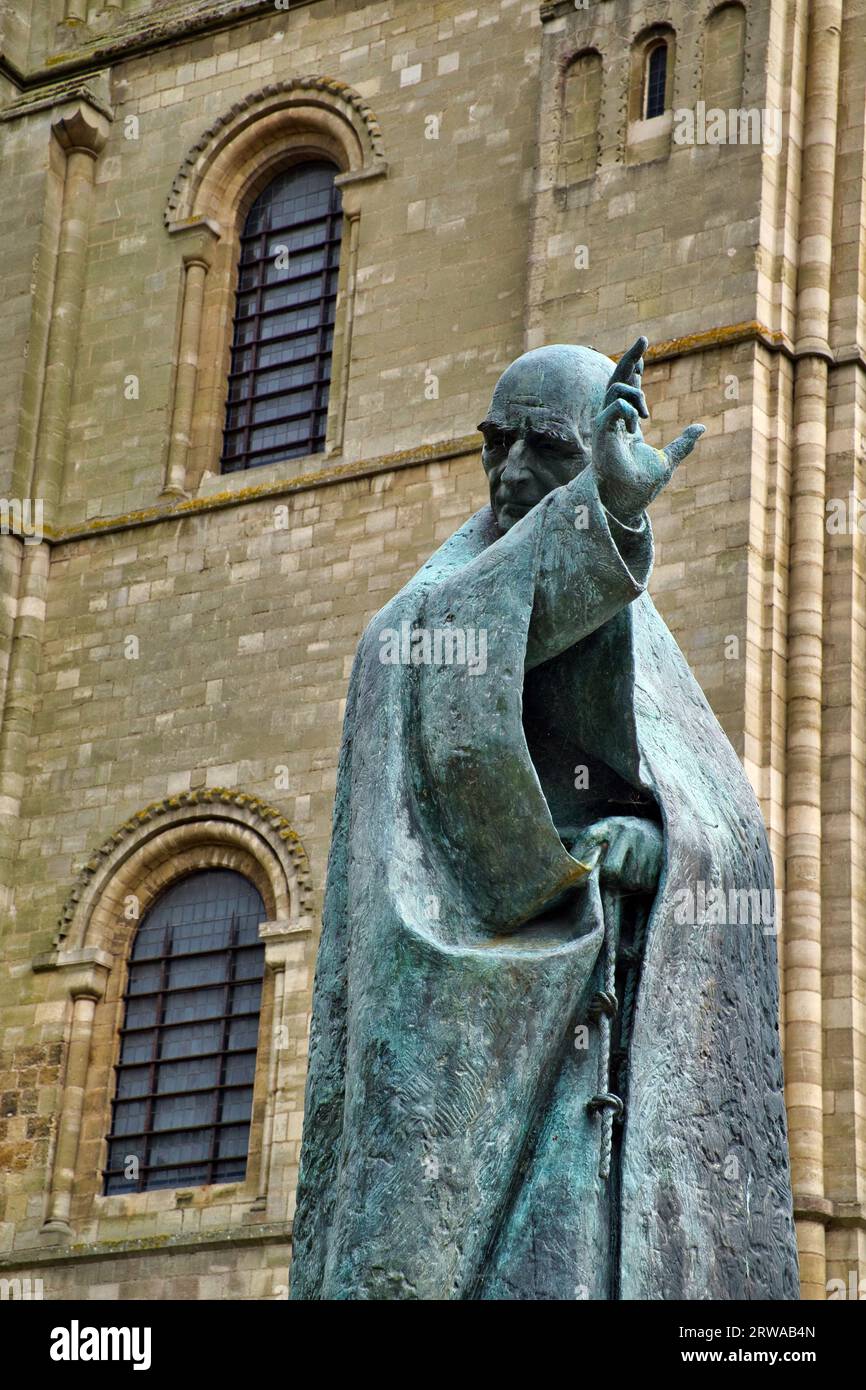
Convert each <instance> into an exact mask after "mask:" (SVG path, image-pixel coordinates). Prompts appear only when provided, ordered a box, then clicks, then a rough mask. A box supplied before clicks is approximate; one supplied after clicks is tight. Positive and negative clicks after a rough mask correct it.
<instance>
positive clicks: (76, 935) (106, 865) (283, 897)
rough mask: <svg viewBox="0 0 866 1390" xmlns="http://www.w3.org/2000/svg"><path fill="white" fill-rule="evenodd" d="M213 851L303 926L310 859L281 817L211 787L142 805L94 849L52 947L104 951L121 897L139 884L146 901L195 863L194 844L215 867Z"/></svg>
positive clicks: (276, 910)
mask: <svg viewBox="0 0 866 1390" xmlns="http://www.w3.org/2000/svg"><path fill="white" fill-rule="evenodd" d="M217 848H219V849H221V850H222V855H221V859H222V860H224V861H225V867H237V868H238V870H239V872H242V873H246V874H247V875H248V876H249V877H251V878H252V879H253V881H255V883H256V886H257V887H258V888H259V890H260V891H261V893H262V897H263V898H264V900H265V904H266V906H267V909H268V912H269V913H270V914H272V916H273V918H274V920H279V921H282V922H285V923H289V922H291V923H293V924H297V925H298V926H301V925H304V926H309V924H310V922H311V920H312V885H311V879H310V869H309V863H308V861H307V855H306V851H305V849H304V847H303V845H302V843H301V841H300V839H299V837H298V835H297V834H296V833H295V831H294V830H293V829H292V827H291V825H290V824H289V822H288V820H287V819H286V817H285V816H284V815H283V814H282V812H281V811H278V810H277V809H276V808H275V807H273V806H268V805H267V804H266V803H265V802H264V801H261V800H260V799H259V798H258V797H255V796H250V795H248V794H247V793H244V792H238V791H230V790H226V789H225V788H223V787H211V788H208V789H207V790H206V791H200V792H184V793H182V794H180V795H179V796H171V797H166V798H165V799H164V800H162V801H157V802H154V803H153V804H152V805H150V806H146V807H145V808H144V809H143V810H141V811H137V812H136V813H135V815H133V816H131V817H130V818H129V820H127V821H124V822H123V824H122V825H121V826H119V827H118V829H117V830H115V831H114V832H113V834H112V835H110V836H109V838H108V839H107V840H106V841H104V843H103V844H101V845H100V846H99V848H98V849H97V850H95V851H94V853H93V854H92V855H91V857H90V858H89V859H88V861H87V863H86V864H85V865H84V866H83V867H82V869H81V871H80V872H79V875H78V878H77V879H76V882H75V884H74V886H73V888H72V890H71V891H70V893H69V896H68V897H67V899H66V902H65V903H64V905H63V911H62V912H61V914H60V919H59V921H58V930H57V936H56V938H55V944H56V945H57V946H62V947H63V948H64V950H67V951H68V950H77V949H82V948H84V947H94V948H100V947H102V948H104V946H105V943H106V941H107V940H108V936H107V932H108V931H109V929H110V928H111V929H116V927H117V922H118V918H119V919H120V920H123V902H124V898H125V897H126V896H127V895H128V894H131V893H136V894H137V895H139V896H141V889H142V886H144V887H145V895H144V896H145V897H146V898H147V899H149V900H152V899H153V897H154V896H155V895H156V892H157V891H160V890H161V888H162V887H163V886H164V885H165V884H166V883H168V882H170V881H172V879H174V878H177V877H178V876H179V874H180V873H182V872H189V871H190V869H191V868H194V867H195V862H196V850H197V849H200V850H201V851H202V854H203V859H204V858H206V859H207V863H208V866H215V865H216V863H217V862H219V858H220V857H219V856H217V854H216V853H215V851H216V850H217ZM205 850H207V854H206V855H204V851H205ZM175 870H177V872H176V871H175ZM145 909H146V902H142V910H145Z"/></svg>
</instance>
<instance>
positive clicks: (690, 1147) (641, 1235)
mask: <svg viewBox="0 0 866 1390" xmlns="http://www.w3.org/2000/svg"><path fill="white" fill-rule="evenodd" d="M651 565H652V539H651V533H650V528H649V522H648V521H647V520H646V519H644V522H643V525H642V527H641V528H640V529H639V530H637V531H630V530H628V529H627V528H625V527H622V526H620V525H619V524H618V523H617V522H616V521H615V520H614V518H612V517H611V516H610V515H609V514H608V513H607V512H606V511H605V510H604V508H603V507H602V505H601V503H600V501H599V499H598V496H597V493H596V491H595V487H594V483H593V481H592V477H591V473H590V472H589V471H588V470H587V471H586V472H584V473H583V474H581V475H580V476H579V477H578V478H577V479H575V480H574V482H573V483H570V484H569V485H568V486H566V487H563V488H559V489H558V490H557V491H555V492H553V493H551V494H549V496H548V497H546V498H545V499H544V501H543V502H541V503H540V504H539V505H538V506H537V507H535V508H534V509H533V511H532V512H530V513H529V515H528V516H526V517H525V518H524V519H523V520H522V521H520V522H519V523H518V524H517V525H515V526H514V527H513V528H512V529H511V530H510V531H508V532H507V533H506V534H505V535H500V534H499V532H498V531H497V529H496V525H495V522H494V519H493V516H492V513H491V512H490V510H489V508H484V509H483V510H482V511H480V512H479V513H477V514H476V515H475V516H474V517H472V518H471V519H470V520H469V521H468V522H467V523H466V524H465V525H464V526H463V527H462V528H461V529H460V530H459V531H458V532H456V534H455V535H453V536H452V537H451V538H450V539H449V540H448V541H447V542H446V543H445V544H444V545H443V546H442V547H441V548H440V550H439V551H438V552H437V553H436V554H435V555H434V556H433V558H432V559H431V560H430V561H429V562H428V563H427V564H426V565H425V566H424V567H423V568H422V569H421V570H420V571H419V573H418V574H417V575H416V576H415V577H414V579H413V580H412V581H411V582H410V583H409V584H408V585H407V586H406V587H405V588H404V589H403V590H402V591H401V593H400V594H398V595H397V597H396V598H395V599H393V600H392V602H391V603H389V604H388V605H387V606H386V607H385V608H384V609H383V610H382V611H381V612H380V613H379V614H378V615H377V616H376V617H375V618H374V619H373V621H372V622H371V624H370V626H369V627H368V629H367V631H366V632H365V634H364V636H363V638H362V640H361V643H360V646H359V650H358V654H357V657H356V661H355V665H354V669H353V672H352V678H351V682H350V688H349V696H348V701H347V708H346V716H345V725H344V734H343V743H342V747H341V752H340V764H339V773H338V784H337V798H336V807H335V815H334V829H333V838H332V846H331V855H330V861H329V869H328V883H327V891H326V898H325V910H324V923H323V933H322V939H321V944H320V948H319V957H318V964H317V974H316V986H315V996H314V1009H313V1024H312V1033H311V1042H310V1058H309V1072H308V1081H307V1096H306V1111H305V1125H304V1138H303V1145H302V1155H301V1173H300V1180H299V1189H298V1209H297V1216H296V1222H295V1252H294V1260H293V1268H292V1296H293V1298H302V1299H304V1298H309V1299H332V1298H336V1299H391V1298H423V1299H452V1298H458V1299H459V1298H481V1299H488V1298H506V1299H508V1298H514V1299H572V1298H586V1297H588V1298H611V1297H616V1298H665V1299H671V1298H687V1299H695V1298H698V1299H700V1298H750V1299H752V1298H774V1299H782V1298H796V1297H797V1264H796V1252H795V1245H794V1237H793V1230H792V1219H791V1197H790V1184H789V1176H788V1159H787V1144H786V1132H785V1114H784V1107H783V1101H782V1081H781V1062H780V1053H779V1040H778V1030H777V1021H776V1020H777V977H776V943H775V935H774V931H773V927H772V923H770V924H769V926H768V925H767V923H766V920H764V921H757V922H748V923H744V924H742V925H726V924H724V923H720V922H715V921H712V920H708V914H707V913H706V912H702V911H700V907H701V903H702V902H703V901H704V900H703V899H702V900H700V901H699V902H698V908H699V910H698V912H696V913H692V914H689V913H688V912H685V913H684V912H683V911H682V904H683V902H684V896H683V890H688V889H689V888H694V886H695V885H696V884H697V883H698V882H700V883H701V884H702V885H704V893H705V896H706V894H709V895H710V899H709V900H710V901H717V900H718V899H717V898H714V897H713V894H712V890H713V889H715V890H717V891H718V890H720V891H721V892H722V893H723V894H728V893H729V891H733V892H735V893H737V892H741V891H742V892H751V893H754V892H758V893H760V892H761V891H763V892H764V893H765V894H770V895H771V894H772V870H771V863H770V857H769V852H768V848H767V843H766V836H765V833H764V829H763V825H762V822H761V817H760V813H759V811H758V808H757V805H756V802H755V799H754V796H753V794H752V791H751V789H750V787H749V784H748V782H747V780H746V778H745V776H744V774H743V772H742V769H741V767H740V765H739V763H738V761H737V758H736V756H735V754H734V752H733V750H732V749H731V747H730V745H729V743H728V741H727V739H726V738H725V735H724V734H723V732H722V730H721V729H720V727H719V725H718V723H717V722H716V720H715V718H714V716H713V714H712V712H711V711H710V709H709V706H708V705H707V702H706V700H705V699H704V697H703V695H702V693H701V691H700V689H699V687H698V686H697V685H696V683H695V681H694V680H693V678H692V676H691V674H690V673H689V670H688V668H687V666H686V663H685V661H684V658H683V657H682V654H681V653H680V651H679V649H678V647H677V646H676V644H675V642H674V641H673V639H672V637H671V636H670V634H669V633H668V631H667V629H666V627H665V626H664V624H663V622H662V621H661V619H660V617H659V616H658V614H657V613H656V611H655V609H654V607H653V605H652V603H651V601H650V599H649V597H648V596H647V594H646V583H647V580H648V577H649V573H650V569H651ZM406 625H408V628H407V627H406ZM407 630H408V631H409V632H416V631H422V632H425V633H427V634H431V635H432V634H434V633H437V632H438V633H439V634H444V633H453V634H462V635H463V638H462V640H463V641H464V642H465V639H466V635H467V634H469V633H472V634H475V640H476V643H477V638H478V634H481V633H483V634H484V635H485V642H486V646H485V648H484V651H485V661H484V662H482V663H479V662H478V661H476V662H475V664H474V665H473V663H472V662H471V661H469V660H452V661H450V662H449V661H448V660H440V661H438V662H436V661H431V660H425V659H424V652H423V650H422V649H421V647H420V645H416V644H413V647H414V650H415V651H416V652H417V653H418V657H417V659H416V660H415V661H413V660H412V659H411V656H410V659H409V660H408V661H407V662H404V661H403V660H402V659H400V660H396V661H395V660H393V659H389V655H390V657H391V658H393V651H394V649H393V646H390V647H389V644H391V643H392V642H393V636H392V635H393V634H395V633H396V634H403V633H405V632H406V631H407ZM445 650H446V651H451V652H452V654H453V652H454V651H458V652H459V651H460V650H461V647H460V645H459V643H457V644H456V645H455V644H453V643H452V644H446V646H445ZM477 650H478V649H477V645H476V655H477ZM403 654H405V652H403ZM482 668H483V669H482ZM578 768H582V769H585V770H587V771H586V773H585V775H584V776H583V777H579V776H575V773H576V771H577V769H578ZM584 783H586V785H585V787H584V785H583V784H584ZM578 785H580V788H581V789H580V790H577V787H578ZM633 813H635V814H646V815H651V816H653V817H654V818H655V819H656V820H657V822H658V823H659V824H660V825H661V827H662V829H663V834H664V844H665V865H664V869H663V872H662V878H661V881H660V884H659V887H658V891H657V893H656V895H655V898H654V900H653V901H652V903H651V912H650V914H649V919H648V922H647V925H646V930H645V932H644V945H643V953H642V961H641V965H640V973H639V984H638V987H637V991H636V997H635V998H634V1000H633V1007H632V1021H631V1032H630V1044H629V1062H628V1094H627V1096H626V1097H625V1102H626V1110H625V1118H624V1124H623V1129H622V1131H621V1136H620V1137H619V1139H618V1157H617V1164H616V1172H615V1175H614V1178H613V1179H612V1180H605V1179H603V1178H600V1177H599V1146H600V1143H601V1133H602V1125H601V1122H600V1119H599V1116H598V1115H594V1114H591V1113H590V1112H589V1111H588V1110H587V1101H588V1100H589V1099H590V1097H591V1096H592V1095H593V1094H594V1093H595V1092H596V1091H597V1082H598V1065H599V1047H600V1041H599V1029H598V1026H597V1023H595V1024H594V1023H593V1021H592V1011H591V1010H590V1008H589V1005H590V1001H591V999H592V997H593V995H594V993H595V992H596V991H597V990H598V989H599V988H601V985H602V976H601V971H602V956H603V939H604V930H605V927H604V914H603V910H602V895H601V893H600V888H599V882H598V869H597V867H595V866H594V865H593V864H583V863H581V862H579V861H578V860H577V859H575V858H573V857H572V855H571V854H570V853H569V852H568V849H567V848H566V844H568V843H570V841H569V837H568V835H567V834H566V833H565V829H564V827H566V826H568V827H569V828H572V829H573V828H577V829H578V830H579V829H580V828H581V827H582V826H585V825H588V824H589V823H590V822H591V821H593V820H596V819H599V818H600V817H601V816H604V815H625V814H633ZM750 901H752V899H750ZM763 901H764V902H766V901H767V899H766V897H765V898H764V899H763ZM678 907H679V909H680V910H678ZM683 917H685V918H686V920H685V921H683V920H681V919H682V918H683Z"/></svg>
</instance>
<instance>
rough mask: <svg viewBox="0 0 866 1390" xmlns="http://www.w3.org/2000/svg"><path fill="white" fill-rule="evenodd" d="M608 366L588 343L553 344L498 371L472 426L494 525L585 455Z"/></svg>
mask: <svg viewBox="0 0 866 1390" xmlns="http://www.w3.org/2000/svg"><path fill="white" fill-rule="evenodd" d="M613 367H614V364H613V362H611V361H610V359H609V358H607V357H602V355H601V353H597V352H594V351H593V350H592V349H591V348H581V347H574V346H571V345H556V346H553V347H547V348H537V349H535V350H534V351H533V352H527V353H524V355H523V356H522V357H518V359H517V361H516V362H513V363H512V364H511V366H510V367H509V368H508V369H507V370H506V371H505V372H503V374H502V376H501V377H500V379H499V381H498V383H497V385H496V389H495V391H494V392H493V400H492V402H491V405H490V410H489V411H488V413H487V415H486V416H485V418H484V419H483V420H482V422H481V424H480V425H479V426H478V428H479V430H480V431H481V433H482V434H483V436H484V449H483V451H482V454H481V462H482V463H483V465H484V471H485V472H486V474H487V478H488V481H489V483H490V505H491V507H492V508H493V511H494V514H495V516H496V520H497V523H498V525H499V529H500V530H501V531H508V530H509V529H510V528H511V527H512V526H513V525H514V524H515V523H516V522H518V521H520V519H521V517H524V516H526V514H527V512H530V511H531V510H532V508H533V507H534V506H536V505H537V503H539V502H540V501H541V499H542V498H543V497H546V496H547V494H548V493H549V492H552V491H553V489H554V488H557V487H562V486H563V484H564V483H569V482H571V480H572V478H576V477H577V475H578V473H580V472H582V470H583V469H584V468H585V467H586V465H587V464H588V463H589V459H590V454H589V439H590V429H591V422H592V419H593V418H594V416H595V415H596V414H597V413H598V411H599V409H600V408H601V403H602V400H603V398H604V392H605V390H606V388H607V383H608V380H609V378H610V373H611V372H612V371H613Z"/></svg>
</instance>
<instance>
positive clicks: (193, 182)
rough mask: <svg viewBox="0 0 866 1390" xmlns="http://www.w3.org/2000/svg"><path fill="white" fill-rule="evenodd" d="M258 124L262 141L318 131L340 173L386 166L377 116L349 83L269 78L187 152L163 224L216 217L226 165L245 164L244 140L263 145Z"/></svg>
mask: <svg viewBox="0 0 866 1390" xmlns="http://www.w3.org/2000/svg"><path fill="white" fill-rule="evenodd" d="M263 123H267V126H268V143H270V138H271V136H272V133H273V135H276V134H278V133H281V134H284V135H285V134H290V133H292V132H298V131H305V132H308V133H310V134H312V135H314V134H316V133H318V134H319V136H320V139H322V140H323V141H324V142H326V143H331V142H333V144H332V150H333V153H334V155H335V156H336V157H337V162H338V163H339V164H340V166H341V170H342V172H343V174H344V175H345V174H350V175H351V174H355V175H366V176H367V177H372V176H374V175H376V174H384V173H385V172H386V170H387V165H386V163H385V156H384V150H383V146H382V132H381V129H380V126H379V122H378V121H377V119H376V117H375V115H374V113H373V111H372V110H371V108H370V107H369V106H368V105H367V103H366V102H365V101H364V99H363V97H362V96H360V95H359V93H358V92H356V91H354V89H353V88H352V87H349V86H347V85H346V83H345V82H338V81H337V80H336V79H335V78H333V77H298V78H293V79H291V80H289V81H287V82H274V83H271V84H269V85H268V86H267V87H263V88H262V89H261V90H260V91H257V92H252V93H250V95H249V96H247V97H244V98H243V99H242V100H240V101H237V102H235V104H234V105H233V106H232V107H231V108H230V109H229V110H228V111H226V112H224V113H223V115H221V116H219V117H218V118H217V119H216V120H215V121H214V122H213V124H212V125H210V126H208V128H207V130H206V131H205V132H204V134H203V135H202V136H201V138H200V139H199V140H198V141H197V143H196V144H195V145H194V146H193V148H192V149H191V150H190V151H189V153H188V154H187V156H186V158H185V159H184V161H183V163H182V164H181V166H180V169H179V170H178V172H177V174H176V175H175V177H174V181H173V183H172V186H171V192H170V193H169V196H168V201H167V203H166V206H165V212H164V214H163V216H164V220H165V225H166V226H167V227H172V226H173V225H175V224H178V223H183V222H184V221H186V220H187V219H188V218H191V217H213V218H216V219H217V220H218V219H219V214H220V211H224V208H225V205H223V206H222V208H221V207H220V205H219V203H216V202H215V201H214V195H215V194H220V193H222V192H223V190H224V189H225V175H226V174H227V173H228V170H229V169H230V168H231V167H232V166H233V167H234V169H235V170H236V171H240V167H241V166H243V165H244V164H245V163H246V160H245V158H244V155H245V154H246V153H247V150H246V149H245V148H244V147H245V146H249V147H250V151H251V152H252V151H253V150H254V149H255V147H256V146H258V148H259V150H261V148H262V145H261V138H262V135H263V133H264V124H263ZM329 137H330V139H329ZM238 142H240V144H239V143H238ZM340 146H342V150H340V148H339V147H340ZM221 176H222V177H221Z"/></svg>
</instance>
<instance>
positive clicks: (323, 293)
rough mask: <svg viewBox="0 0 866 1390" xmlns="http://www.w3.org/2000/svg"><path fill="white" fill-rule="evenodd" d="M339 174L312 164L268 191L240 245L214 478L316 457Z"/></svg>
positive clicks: (327, 362)
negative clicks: (221, 433) (222, 429)
mask: <svg viewBox="0 0 866 1390" xmlns="http://www.w3.org/2000/svg"><path fill="white" fill-rule="evenodd" d="M338 172H339V170H338V169H336V168H335V166H334V165H333V164H328V163H326V162H325V161H323V160H317V161H315V162H313V163H309V164H295V165H293V166H292V167H291V168H290V169H286V170H285V171H284V172H283V173H282V174H279V175H278V176H277V178H275V179H274V180H273V182H272V183H269V184H268V186H267V188H265V190H264V192H262V193H260V194H259V196H258V198H257V199H256V201H255V202H254V203H253V206H252V208H251V209H250V214H249V216H248V218H247V220H246V224H245V226H244V230H243V235H242V237H241V258H240V268H239V272H238V293H237V303H236V306H235V321H234V339H233V346H232V362H231V373H230V375H229V389H228V402H227V406H226V425H225V433H224V437H223V456H222V471H223V472H224V473H234V472H237V471H238V470H240V469H244V468H257V467H260V466H261V465H263V464H266V463H276V462H277V461H278V460H280V459H288V458H296V457H298V456H299V455H302V454H315V453H318V452H319V451H320V450H322V449H324V447H325V429H326V421H327V415H328V388H329V385H330V380H331V352H332V349H333V343H334V312H335V305H336V302H337V277H338V275H339V270H340V236H341V199H340V190H339V189H338V188H337V187H336V186H335V184H334V178H335V176H336V174H337V173H338Z"/></svg>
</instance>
